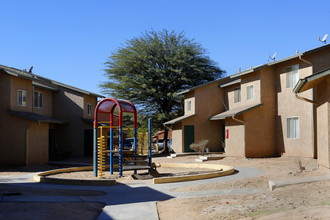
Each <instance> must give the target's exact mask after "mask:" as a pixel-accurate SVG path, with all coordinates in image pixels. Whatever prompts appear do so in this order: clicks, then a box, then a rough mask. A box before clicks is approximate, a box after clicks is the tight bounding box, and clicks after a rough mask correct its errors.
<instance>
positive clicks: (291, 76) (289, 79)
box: [286, 64, 299, 88]
mask: <svg viewBox="0 0 330 220" xmlns="http://www.w3.org/2000/svg"><path fill="white" fill-rule="evenodd" d="M298 70H299V65H298V64H297V65H294V66H290V67H287V68H286V88H292V87H294V86H295V85H296V83H297V82H298V80H299V72H298Z"/></svg>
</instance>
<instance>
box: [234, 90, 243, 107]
mask: <svg viewBox="0 0 330 220" xmlns="http://www.w3.org/2000/svg"><path fill="white" fill-rule="evenodd" d="M240 101H241V88H236V89H234V103H237V102H240Z"/></svg>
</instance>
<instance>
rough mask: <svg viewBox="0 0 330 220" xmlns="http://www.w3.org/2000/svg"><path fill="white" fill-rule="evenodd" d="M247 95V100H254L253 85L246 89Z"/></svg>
mask: <svg viewBox="0 0 330 220" xmlns="http://www.w3.org/2000/svg"><path fill="white" fill-rule="evenodd" d="M246 90H247V91H246V93H247V100H250V99H253V95H254V94H253V93H254V91H253V85H250V86H247V87H246Z"/></svg>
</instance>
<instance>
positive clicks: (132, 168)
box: [123, 166, 150, 170]
mask: <svg viewBox="0 0 330 220" xmlns="http://www.w3.org/2000/svg"><path fill="white" fill-rule="evenodd" d="M148 169H150V166H123V170H148Z"/></svg>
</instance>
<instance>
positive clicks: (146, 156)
mask: <svg viewBox="0 0 330 220" xmlns="http://www.w3.org/2000/svg"><path fill="white" fill-rule="evenodd" d="M123 157H145V158H148V155H123Z"/></svg>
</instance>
